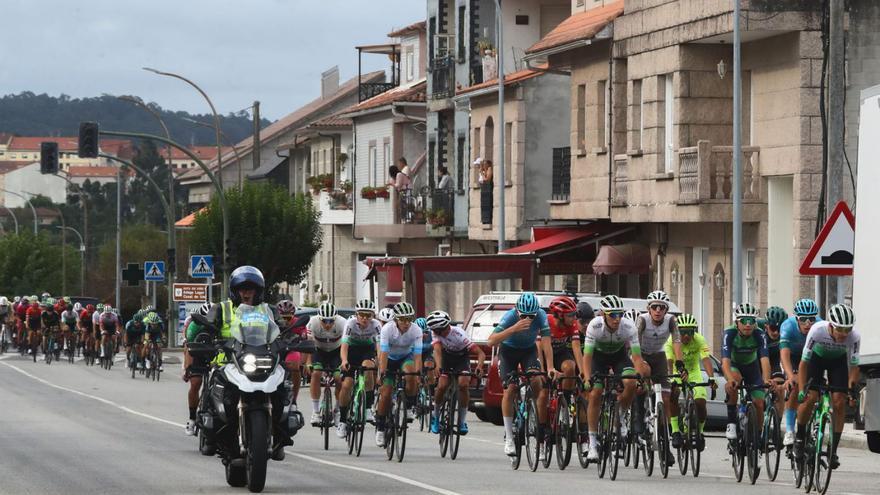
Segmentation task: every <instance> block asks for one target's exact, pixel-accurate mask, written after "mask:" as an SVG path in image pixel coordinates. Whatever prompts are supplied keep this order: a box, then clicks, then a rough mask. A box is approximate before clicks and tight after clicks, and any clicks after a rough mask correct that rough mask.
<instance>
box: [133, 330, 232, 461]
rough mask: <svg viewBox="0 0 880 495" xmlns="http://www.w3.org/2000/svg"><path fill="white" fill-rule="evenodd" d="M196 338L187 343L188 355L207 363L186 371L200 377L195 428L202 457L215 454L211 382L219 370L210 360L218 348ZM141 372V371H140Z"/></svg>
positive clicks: (207, 339)
mask: <svg viewBox="0 0 880 495" xmlns="http://www.w3.org/2000/svg"><path fill="white" fill-rule="evenodd" d="M199 337H201V335H200V336H198V337H196V341H195V342H188V343H187V348H188V350H189V355H190V356H192V357H193V359H199V360H200V361H202V362H205V363H208V364H207V365H206V366H194V365H191V366H190V367H189V369H188V370H187V371H188V372H189V374H190V376H191V377H192V376H201V377H202V386H201V389H200V390H199V405H198V407H197V409H196V411H197V413H196V428H197V435H198V437H199V452H200V453H201V454H202V455H204V456H213V455H214V454H216V453H217V445H216V444H215V443H214V438H213V434H212V432H213V427H214V415H213V412H212V411H211V407H212V399H211V380H212V377H213V373H214V371H215V370H217V369H219V368H218V367H217V366H216V365H215V364H214V363H213V362H212V361H211V358H212V357H213V356H214V355H215V354H216V353H217V348H218V346H217V345H216V344H214V343H211V342H209V340H210V338H202V339H200V338H199ZM141 371H142V372H143V370H141Z"/></svg>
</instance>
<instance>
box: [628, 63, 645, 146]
mask: <svg viewBox="0 0 880 495" xmlns="http://www.w3.org/2000/svg"><path fill="white" fill-rule="evenodd" d="M632 98H633V99H632V101H633V106H632V126H631V129H632V130H633V133H632V140H631V142H632V145H631V146H630V149H632V150H640V149H642V135H643V134H644V132H645V119H644V118H643V117H642V116H643V115H644V113H643V110H644V107H645V99H644V98H643V97H642V80H641V79H637V80H635V81H633V94H632Z"/></svg>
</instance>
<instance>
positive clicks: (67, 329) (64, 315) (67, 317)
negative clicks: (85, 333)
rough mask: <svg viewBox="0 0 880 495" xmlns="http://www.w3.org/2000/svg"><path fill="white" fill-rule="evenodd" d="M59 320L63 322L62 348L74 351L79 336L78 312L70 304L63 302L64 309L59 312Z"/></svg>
mask: <svg viewBox="0 0 880 495" xmlns="http://www.w3.org/2000/svg"><path fill="white" fill-rule="evenodd" d="M61 322H62V323H63V324H64V349H65V350H67V349H68V348H69V349H70V351H71V352H76V345H77V340H78V339H77V337H78V336H79V325H78V323H79V313H77V312H76V309H75V308H74V306H73V305H72V304H70V303H69V302H68V303H65V305H64V311H62V312H61Z"/></svg>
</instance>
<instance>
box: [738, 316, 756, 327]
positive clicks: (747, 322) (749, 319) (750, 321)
mask: <svg viewBox="0 0 880 495" xmlns="http://www.w3.org/2000/svg"><path fill="white" fill-rule="evenodd" d="M737 321H738V322H740V323H742V324H743V325H754V324H755V323H757V321H758V320H757V318H752V317H747V318H739V319H738V320H737Z"/></svg>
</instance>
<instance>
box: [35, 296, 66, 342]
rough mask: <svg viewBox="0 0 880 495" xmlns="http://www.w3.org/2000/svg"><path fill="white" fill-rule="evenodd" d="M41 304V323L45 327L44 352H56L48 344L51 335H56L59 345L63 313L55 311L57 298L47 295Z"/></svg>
mask: <svg viewBox="0 0 880 495" xmlns="http://www.w3.org/2000/svg"><path fill="white" fill-rule="evenodd" d="M40 306H42V307H43V312H42V314H40V323H41V326H42V328H43V352H44V353H45V352H54V351H55V349H48V348H47V347H46V346H47V345H48V342H49V337H50V336H51V337H55V346H56V347H57V346H58V337H59V335H60V334H61V315H59V314H58V313H56V312H55V300H54V299H52V298H51V297H47V298H46V299H45V300H44V301H43V303H42V304H40Z"/></svg>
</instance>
